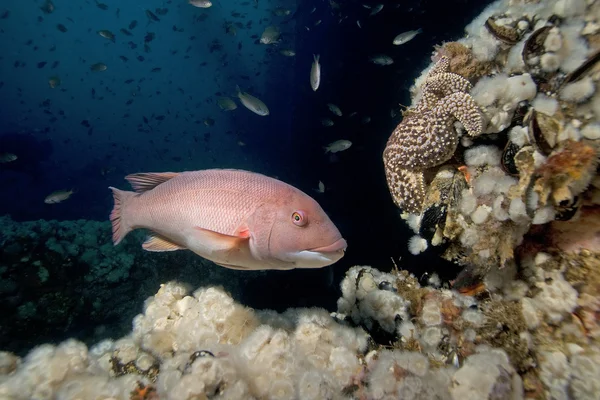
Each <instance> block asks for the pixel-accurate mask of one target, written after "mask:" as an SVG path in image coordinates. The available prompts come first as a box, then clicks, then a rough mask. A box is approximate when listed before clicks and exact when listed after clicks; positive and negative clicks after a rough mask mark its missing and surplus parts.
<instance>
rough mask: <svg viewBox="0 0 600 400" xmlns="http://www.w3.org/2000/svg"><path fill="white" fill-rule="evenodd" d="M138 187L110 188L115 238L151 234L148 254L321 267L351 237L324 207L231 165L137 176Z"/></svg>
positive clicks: (132, 178) (255, 265) (236, 264)
mask: <svg viewBox="0 0 600 400" xmlns="http://www.w3.org/2000/svg"><path fill="white" fill-rule="evenodd" d="M125 179H127V181H128V182H129V183H130V184H131V186H132V187H133V189H134V190H135V192H126V191H123V190H119V189H116V188H114V187H111V188H110V189H111V190H112V191H113V196H114V200H115V206H114V208H113V211H112V213H111V214H110V220H111V221H112V227H113V242H114V244H115V245H117V244H119V242H121V240H123V238H124V237H125V235H127V233H129V232H131V231H132V230H134V229H138V228H145V229H149V230H151V231H152V232H153V233H152V234H151V235H150V236H149V237H148V239H147V240H146V241H145V242H144V243H143V245H142V247H143V248H144V249H145V250H148V251H174V250H179V249H189V250H192V251H193V252H194V253H196V254H198V255H200V256H202V257H204V258H206V259H208V260H211V261H213V262H214V263H216V264H218V265H221V266H223V267H227V268H234V269H248V270H259V269H291V268H320V267H324V266H326V265H330V264H333V263H335V262H336V261H338V260H339V259H340V258H342V257H343V256H344V251H345V250H346V241H345V240H344V239H343V238H342V235H341V234H340V232H339V231H338V229H337V228H336V227H335V225H334V224H333V222H331V220H330V219H329V217H328V216H327V214H325V211H323V209H322V208H321V206H319V204H318V203H317V202H316V201H315V200H314V199H312V198H311V197H310V196H308V195H307V194H306V193H304V192H302V191H300V190H298V189H296V188H295V187H293V186H290V185H288V184H286V183H284V182H281V181H279V180H277V179H273V178H269V177H267V176H264V175H260V174H257V173H253V172H247V171H242V170H233V169H209V170H204V171H188V172H181V173H176V172H163V173H139V174H133V175H128V176H126V177H125Z"/></svg>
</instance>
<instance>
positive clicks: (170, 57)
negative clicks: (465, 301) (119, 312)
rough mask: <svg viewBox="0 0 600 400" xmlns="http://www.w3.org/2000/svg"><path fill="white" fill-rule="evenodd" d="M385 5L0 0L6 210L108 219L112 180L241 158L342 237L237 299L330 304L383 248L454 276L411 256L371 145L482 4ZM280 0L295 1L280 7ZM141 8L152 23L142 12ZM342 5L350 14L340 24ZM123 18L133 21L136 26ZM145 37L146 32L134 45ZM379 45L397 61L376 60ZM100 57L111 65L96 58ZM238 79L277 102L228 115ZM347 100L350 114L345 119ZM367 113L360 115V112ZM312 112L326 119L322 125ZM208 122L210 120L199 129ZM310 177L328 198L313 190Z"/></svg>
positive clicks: (22, 216)
mask: <svg viewBox="0 0 600 400" xmlns="http://www.w3.org/2000/svg"><path fill="white" fill-rule="evenodd" d="M383 3H384V8H383V10H382V11H381V12H380V13H378V14H377V15H374V16H369V13H370V10H369V9H367V8H365V7H364V6H363V2H356V1H340V2H339V6H340V8H339V10H336V11H332V8H331V6H330V4H329V2H326V1H314V0H313V1H301V2H300V1H298V2H293V1H271V2H267V1H265V0H259V1H258V6H255V1H254V0H247V1H240V0H236V1H220V2H219V1H218V0H215V4H214V5H213V7H211V8H210V9H207V10H202V9H198V8H195V7H192V6H191V5H189V4H187V2H186V1H184V0H181V1H179V0H178V1H174V0H173V1H159V0H148V1H143V2H142V1H133V0H131V1H117V0H103V1H102V3H100V2H96V1H91V0H88V1H72V0H69V1H67V0H62V1H61V0H56V1H54V5H55V6H56V9H55V11H54V12H53V13H51V14H45V13H43V12H42V11H41V10H40V6H42V5H43V4H44V1H41V0H40V1H33V0H27V1H24V0H3V1H2V3H1V4H0V15H1V16H2V19H0V48H1V49H2V52H1V53H0V81H1V83H0V86H1V87H0V153H2V152H11V153H15V154H17V155H18V157H19V159H18V160H17V161H15V162H12V163H7V164H0V188H1V189H0V190H1V194H2V195H1V196H0V215H2V214H10V215H11V217H12V218H13V219H15V220H19V221H25V220H34V219H58V220H69V219H93V220H105V219H107V217H108V214H109V212H110V209H111V208H112V197H111V195H110V192H109V190H108V189H107V186H109V185H111V186H117V187H121V188H126V182H125V181H124V180H123V177H124V176H125V175H126V174H129V173H134V172H142V171H181V170H197V169H205V168H242V169H248V170H252V171H256V172H260V173H264V174H267V175H270V176H276V177H278V178H279V179H281V180H283V181H286V182H288V183H290V184H292V185H294V186H296V187H298V188H300V189H301V190H304V191H305V192H307V193H309V194H310V195H312V196H313V197H315V198H316V199H317V200H318V201H319V202H320V204H321V205H322V206H323V208H324V209H325V210H326V212H327V213H328V214H329V215H330V217H331V219H332V220H333V221H334V223H335V224H336V225H337V226H338V228H339V229H340V231H341V232H342V234H343V235H344V237H345V238H346V239H347V241H348V243H349V248H348V251H347V254H346V256H345V257H344V259H343V260H342V261H340V262H339V263H338V264H336V265H335V266H333V267H330V268H326V269H324V270H318V271H287V272H273V273H270V274H269V275H268V277H267V278H266V279H265V281H264V283H263V284H264V287H265V288H268V290H267V292H266V294H264V295H263V296H262V297H261V296H257V297H255V298H253V299H251V300H249V303H250V305H252V306H255V307H265V306H266V307H270V308H277V309H283V308H285V307H287V306H297V305H320V306H324V307H327V308H329V309H333V308H335V299H337V297H338V292H337V289H336V287H337V285H338V283H339V280H340V279H341V277H342V276H343V274H344V272H345V271H346V270H347V269H348V268H349V267H350V266H352V265H356V264H364V265H373V266H376V267H378V268H380V269H382V270H389V268H391V266H392V263H391V261H390V258H391V257H394V258H395V259H396V260H397V259H398V258H399V257H402V261H401V262H400V264H399V266H400V267H401V268H405V269H409V270H411V271H413V272H415V273H417V274H422V273H423V272H425V271H429V272H432V271H436V270H438V271H440V272H447V273H449V274H450V275H451V274H453V273H455V272H456V271H455V269H453V268H452V267H449V266H448V265H446V264H442V263H440V262H439V261H438V260H437V259H436V257H435V254H429V255H427V254H426V255H422V256H420V257H418V258H415V257H411V256H409V255H408V254H407V250H406V243H407V240H408V238H409V237H410V236H411V233H410V232H409V231H408V229H407V228H406V227H405V226H404V224H403V223H402V222H401V220H400V218H399V212H398V210H397V209H396V208H395V206H394V205H393V203H392V201H391V198H390V195H389V193H388V190H387V187H386V183H385V177H384V173H383V166H382V162H381V152H382V150H383V148H384V146H385V143H386V141H387V138H388V136H389V134H390V132H391V131H392V130H393V128H394V127H395V126H396V125H397V123H398V122H399V121H400V114H399V113H398V115H397V116H396V117H395V118H392V117H391V116H390V110H391V109H392V108H395V109H396V110H399V107H398V104H405V105H408V104H409V102H410V98H409V92H408V89H409V87H410V86H411V84H412V83H413V81H414V79H415V78H416V77H417V76H418V75H419V74H420V72H421V70H422V69H423V68H424V67H426V66H427V65H428V64H429V62H430V56H431V52H432V50H433V46H434V45H435V44H440V43H442V42H444V41H451V40H453V39H456V38H459V37H461V36H462V35H463V28H464V26H465V25H466V24H467V23H468V22H469V21H470V20H472V18H473V17H474V16H475V15H477V14H478V13H480V12H481V11H482V9H483V8H484V7H485V6H486V5H487V4H488V2H485V1H482V0H446V1H440V0H426V1H416V0H404V1H401V0H397V1H388V2H383ZM102 4H104V5H106V7H103V6H102ZM364 4H370V3H364ZM374 4H375V3H373V4H372V5H374ZM275 7H284V8H289V9H291V10H292V13H293V14H292V15H290V16H287V17H277V16H274V15H273V14H272V10H273V9H274V8H275ZM104 8H106V9H104ZM313 8H316V10H315V11H314V13H311V10H312V9H313ZM157 9H158V10H159V11H162V12H160V13H159V12H158V11H157ZM160 9H162V10H160ZM145 10H151V11H152V12H154V13H155V15H157V16H158V18H159V19H160V21H151V20H150V19H149V18H148V17H147V15H146V11H145ZM165 11H166V12H165ZM340 16H344V17H346V16H347V18H344V19H343V21H342V22H339V20H340ZM134 20H135V21H137V26H136V27H134V28H132V29H130V28H129V27H128V26H129V25H130V23H131V22H132V21H134ZM317 20H321V23H320V24H319V25H318V26H315V22H316V21H317ZM357 20H359V21H360V22H361V25H362V29H361V28H359V27H358V26H357V24H356V21H357ZM236 22H241V24H243V27H242V28H239V27H238V28H236V29H237V33H236V35H235V36H232V35H230V34H228V33H227V32H226V29H225V26H226V25H227V24H228V23H236ZM58 24H62V25H63V26H64V27H65V28H66V29H67V31H66V32H61V31H60V30H59V29H58V28H57V25H58ZM269 25H277V26H279V27H280V28H281V30H282V42H281V43H279V44H276V45H268V46H267V45H263V44H260V43H258V38H259V37H260V35H261V33H262V31H263V30H264V28H265V27H267V26H269ZM307 27H308V28H309V29H307ZM121 28H125V29H128V30H130V31H131V33H132V36H126V35H124V34H123V33H121V32H120V29H121ZM417 28H422V29H423V33H422V34H420V35H418V36H417V37H416V38H415V39H414V40H412V41H411V42H409V43H407V44H405V45H403V46H393V45H392V39H393V38H394V37H395V36H396V35H397V34H399V33H401V32H403V31H406V30H412V29H417ZM101 29H108V30H110V31H112V32H113V33H114V34H115V35H116V41H115V42H114V43H113V42H111V41H109V40H107V39H104V38H102V37H100V36H99V35H98V34H97V31H98V30H101ZM149 34H150V36H152V35H151V34H153V35H154V39H153V40H151V41H149V42H148V43H147V44H148V46H149V48H148V49H147V50H145V49H144V42H145V37H146V38H148V39H150V36H148V35H149ZM281 48H292V49H294V50H295V51H296V57H293V58H290V57H284V56H282V55H280V54H279V53H278V51H279V49H281ZM378 53H385V54H387V55H389V56H391V57H392V58H393V59H394V64H393V65H390V66H377V65H374V64H372V63H370V62H369V57H370V56H372V55H374V54H378ZM313 54H320V60H321V65H322V81H321V87H320V88H319V90H318V91H317V92H313V91H312V90H311V88H310V84H309V71H310V67H311V63H312V58H313ZM120 56H122V57H124V58H120ZM142 57H143V59H142ZM125 58H126V59H127V61H124V59H125ZM97 62H102V63H105V64H106V65H107V66H108V69H107V70H106V71H104V72H93V71H91V70H90V65H92V64H94V63H97ZM44 63H45V64H44ZM156 68H160V71H157V72H152V70H153V69H156ZM51 76H58V77H60V79H61V82H62V83H61V85H60V86H59V87H57V88H55V89H51V88H50V87H49V85H48V79H49V78H50V77H51ZM127 80H132V81H131V82H130V83H126V81H127ZM236 84H237V85H240V87H241V88H242V89H243V90H246V91H248V92H250V93H252V94H254V95H256V96H257V97H259V98H260V99H262V100H263V101H264V102H265V103H266V104H267V105H268V106H269V108H270V111H271V115H270V116H268V117H260V116H257V115H255V114H253V113H251V112H250V111H248V110H247V109H245V108H244V107H243V106H241V105H239V102H238V109H237V110H235V111H232V112H224V111H221V110H220V109H219V107H218V106H217V104H216V99H217V97H218V96H219V95H228V96H231V97H233V96H234V95H235V85H236ZM128 103H129V104H128ZM327 103H335V104H337V105H338V106H339V107H340V108H341V109H342V111H343V112H344V116H343V117H341V118H340V117H336V116H334V115H333V114H331V113H330V112H329V110H328V109H327V106H326V104H327ZM352 112H357V115H356V116H355V117H349V115H350V114H351V113H352ZM365 116H368V117H370V118H371V121H370V122H369V123H368V124H363V123H361V119H362V118H363V117H365ZM324 117H327V118H331V119H332V120H333V121H334V122H335V125H334V126H333V127H323V126H322V125H321V119H322V118H324ZM144 118H146V119H147V120H148V123H146V122H145V120H144ZM207 118H210V119H212V120H214V125H212V126H207V125H206V124H205V123H204V121H205V120H207ZM338 139H348V140H351V141H352V142H353V146H352V147H351V148H350V149H349V150H347V151H345V152H342V153H337V154H336V155H333V156H330V155H325V154H324V153H323V149H322V146H325V145H326V144H328V143H330V142H332V141H334V140H338ZM239 141H242V142H243V143H244V144H245V146H240V145H239V144H238V142H239ZM319 180H321V181H323V182H324V184H325V186H326V191H325V193H324V194H318V193H316V192H315V191H313V189H314V188H316V187H317V183H318V181H319ZM70 188H74V189H75V190H76V193H75V194H74V195H73V196H72V198H71V199H69V200H68V201H66V202H63V203H61V204H55V205H47V204H44V198H45V197H46V196H47V195H48V194H49V193H51V192H52V191H55V190H59V189H70ZM170 268H176V266H171V267H170ZM199 273H201V272H199ZM263 289H264V288H263ZM273 299H277V300H276V302H275V303H273V301H274V300H273ZM299 299H301V300H299ZM142 300H143V299H140V304H141V301H142Z"/></svg>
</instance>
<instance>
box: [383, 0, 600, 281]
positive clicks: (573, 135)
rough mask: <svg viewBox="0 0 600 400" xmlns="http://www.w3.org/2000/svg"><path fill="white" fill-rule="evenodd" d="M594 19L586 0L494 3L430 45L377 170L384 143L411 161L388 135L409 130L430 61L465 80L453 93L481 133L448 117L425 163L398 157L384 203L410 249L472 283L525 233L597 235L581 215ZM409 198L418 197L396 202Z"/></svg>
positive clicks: (586, 188)
mask: <svg viewBox="0 0 600 400" xmlns="http://www.w3.org/2000/svg"><path fill="white" fill-rule="evenodd" d="M599 18H600V6H599V5H598V3H597V2H596V1H584V0H539V1H531V2H522V1H510V0H500V1H497V2H495V3H493V4H492V5H490V6H489V7H488V8H487V9H486V10H484V12H483V13H482V14H481V15H480V16H478V17H477V18H476V19H475V20H473V21H472V22H471V23H470V24H469V25H468V26H467V27H466V32H467V36H466V37H465V38H463V39H459V40H457V41H456V42H450V43H446V44H444V45H442V46H440V47H438V48H436V50H435V52H434V55H433V57H432V59H433V61H434V63H433V64H432V66H431V67H430V68H428V69H426V70H425V71H423V73H422V75H421V76H420V77H419V78H418V79H417V80H416V82H415V85H414V86H413V87H412V88H411V93H412V97H413V108H411V109H409V111H408V112H407V114H406V115H405V117H404V120H403V121H402V122H401V123H400V125H399V126H398V128H396V130H395V131H394V132H393V133H392V134H391V136H390V142H389V144H388V148H386V151H385V152H384V156H383V157H384V161H385V162H386V165H393V164H390V162H389V160H390V155H389V154H388V153H389V152H390V150H392V151H393V152H395V153H397V154H403V156H402V159H403V160H404V159H411V157H413V158H414V157H417V158H419V157H423V156H422V153H423V150H422V149H421V148H417V147H415V146H414V145H412V142H410V141H407V140H406V138H403V140H402V141H398V138H400V136H399V131H400V132H401V131H403V130H407V129H408V130H410V131H411V132H413V133H414V134H416V132H417V129H413V128H411V126H412V125H414V124H413V123H412V122H411V121H412V119H413V118H414V116H413V113H412V111H411V110H413V109H417V110H418V109H420V108H421V107H422V106H421V104H422V103H423V99H428V98H429V92H430V91H431V83H430V81H431V79H432V76H436V74H437V71H438V69H439V68H440V63H441V62H445V63H446V64H447V65H449V68H450V71H452V72H453V73H456V74H461V75H463V76H465V78H467V79H469V80H470V82H471V83H472V84H473V87H472V89H471V87H470V86H467V85H463V86H461V89H462V90H463V95H465V96H467V93H469V95H470V97H469V98H470V99H472V102H473V103H474V104H475V107H476V109H477V110H478V111H479V112H480V113H481V116H482V125H481V132H482V134H481V135H476V136H475V137H474V135H473V132H472V127H471V126H470V125H469V124H467V125H465V124H464V122H465V121H463V120H461V119H460V118H458V121H457V122H454V121H452V122H453V123H452V124H448V125H446V131H445V132H444V134H443V135H440V137H444V138H448V137H451V138H452V141H451V143H452V145H451V146H447V147H446V148H445V153H444V157H439V158H438V159H436V162H435V163H430V164H428V165H426V167H433V168H429V170H428V171H426V172H427V173H426V174H424V173H422V172H423V171H422V170H419V172H418V173H419V175H418V178H417V177H415V170H414V169H410V168H412V167H411V165H409V164H406V163H405V164H404V165H405V166H404V167H402V168H409V171H410V174H408V173H403V174H399V172H398V173H396V175H398V176H400V177H404V178H406V179H404V180H400V182H405V181H410V182H412V183H414V184H415V185H413V187H412V188H411V187H409V186H408V184H406V183H404V184H398V183H397V182H398V180H399V179H398V177H396V178H395V179H390V175H392V177H394V176H395V175H393V174H389V173H388V182H391V184H390V185H389V186H390V192H391V194H392V198H393V200H394V202H395V203H396V204H397V205H398V206H399V207H400V208H401V209H402V211H403V215H402V216H403V218H404V219H406V220H407V222H408V224H409V225H410V227H411V228H412V229H413V230H414V232H415V237H413V238H412V239H411V240H410V242H409V250H410V251H411V253H413V254H418V253H420V252H422V251H425V250H426V249H430V248H431V247H432V246H433V247H437V248H438V249H439V251H440V252H441V253H442V256H443V257H444V258H445V259H447V260H450V261H454V262H457V263H459V264H460V265H464V266H468V267H469V268H470V273H471V275H475V276H479V277H480V278H482V277H484V276H485V275H486V274H487V273H488V272H489V270H490V268H492V266H500V267H501V268H503V267H506V266H511V265H513V264H515V263H516V260H515V248H517V247H518V246H519V245H520V244H521V243H522V242H523V240H524V238H525V236H526V235H527V234H531V235H536V236H537V237H538V241H544V240H545V241H550V242H552V241H553V240H554V239H553V236H554V234H555V233H557V229H558V230H560V229H561V228H558V227H559V226H560V224H559V223H558V222H559V221H569V220H570V221H572V222H573V224H574V225H573V226H577V229H579V231H580V232H586V233H588V234H593V233H594V232H597V231H598V222H597V219H595V218H588V217H586V216H587V215H595V214H596V213H597V212H598V211H597V210H598V208H599V207H600V201H599V200H600V196H599V195H598V182H599V179H600V177H599V174H598V164H599V160H600V140H599V139H600V128H599V126H600V125H599V122H598V121H599V117H600V109H598V104H600V95H599V94H598V93H599V92H598V91H597V90H596V87H597V82H598V80H599V79H600V74H599V73H598V68H597V63H598V61H599V60H600V56H599V53H598V52H597V50H598V46H599V41H598V39H597V37H598V35H599V32H600V29H599V28H598V27H599V26H600V25H599V24H600V21H599ZM444 60H447V61H444ZM473 112H474V111H473ZM465 130H466V133H468V135H467V134H465V133H464V131H465ZM405 135H406V134H405ZM426 137H427V136H425V137H423V138H422V139H421V140H423V141H424V143H429V141H427V140H425V138H426ZM396 147H402V148H403V152H404V153H402V152H399V151H398V150H396ZM411 154H412V155H411ZM397 157H399V156H397ZM394 168H395V170H398V171H400V172H402V171H404V169H402V168H399V167H394ZM409 178H410V179H409ZM416 183H418V185H416ZM408 189H411V190H412V192H411V193H418V194H417V195H414V194H406V191H407V190H408ZM411 197H415V198H417V199H418V201H413V202H411V203H410V204H408V203H407V201H406V200H405V199H410V198H411ZM415 204H416V205H417V206H415ZM553 221H554V222H553ZM563 228H564V229H565V230H571V231H572V230H573V228H572V227H569V225H563ZM542 237H543V239H542ZM590 241H593V239H590ZM590 244H591V243H588V245H590ZM588 249H590V248H589V246H588Z"/></svg>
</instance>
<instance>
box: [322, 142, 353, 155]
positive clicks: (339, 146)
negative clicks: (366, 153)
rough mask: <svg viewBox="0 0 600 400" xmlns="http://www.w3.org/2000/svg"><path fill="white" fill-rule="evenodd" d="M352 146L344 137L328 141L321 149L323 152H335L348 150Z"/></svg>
mask: <svg viewBox="0 0 600 400" xmlns="http://www.w3.org/2000/svg"><path fill="white" fill-rule="evenodd" d="M350 146H352V142H351V141H349V140H346V139H340V140H336V141H335V142H331V143H329V144H328V145H327V146H325V147H324V148H323V149H324V150H325V153H337V152H339V151H344V150H348V149H349V148H350Z"/></svg>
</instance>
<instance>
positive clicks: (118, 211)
mask: <svg viewBox="0 0 600 400" xmlns="http://www.w3.org/2000/svg"><path fill="white" fill-rule="evenodd" d="M109 189H110V190H112V193H113V199H114V201H115V205H114V207H113V209H112V211H111V213H110V222H111V223H112V234H113V235H112V239H113V243H114V245H115V246H116V245H118V244H119V243H121V241H122V240H123V238H124V237H125V235H127V234H128V233H129V232H131V231H132V230H133V229H131V226H130V225H129V224H128V223H127V218H126V215H125V214H124V212H123V210H124V209H125V204H126V203H127V202H128V201H129V200H130V199H131V198H132V197H135V196H136V195H137V194H136V193H134V192H127V191H125V190H120V189H117V188H114V187H112V186H109Z"/></svg>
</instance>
